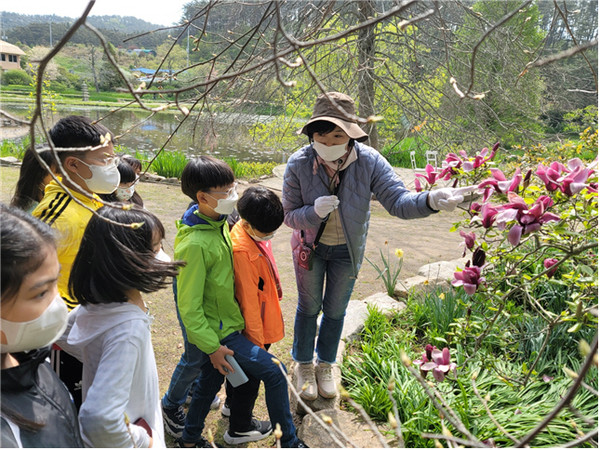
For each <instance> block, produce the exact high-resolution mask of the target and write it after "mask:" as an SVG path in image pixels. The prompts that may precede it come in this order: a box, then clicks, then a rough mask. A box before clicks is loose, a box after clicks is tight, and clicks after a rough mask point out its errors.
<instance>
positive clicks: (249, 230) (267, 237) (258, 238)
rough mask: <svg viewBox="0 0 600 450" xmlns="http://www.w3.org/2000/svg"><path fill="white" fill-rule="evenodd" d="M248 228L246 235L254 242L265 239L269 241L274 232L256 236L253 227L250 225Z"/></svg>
mask: <svg viewBox="0 0 600 450" xmlns="http://www.w3.org/2000/svg"><path fill="white" fill-rule="evenodd" d="M247 230H248V235H249V236H250V237H251V238H252V239H254V240H255V241H256V242H266V241H270V240H271V239H273V238H274V237H275V232H273V233H271V234H266V235H264V236H263V237H260V236H257V235H256V233H255V232H254V228H252V226H249V227H248V228H247Z"/></svg>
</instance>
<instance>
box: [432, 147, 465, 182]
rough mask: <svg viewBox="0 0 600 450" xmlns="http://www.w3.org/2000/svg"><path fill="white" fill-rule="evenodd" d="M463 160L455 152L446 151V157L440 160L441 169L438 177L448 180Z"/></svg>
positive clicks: (456, 171)
mask: <svg viewBox="0 0 600 450" xmlns="http://www.w3.org/2000/svg"><path fill="white" fill-rule="evenodd" d="M462 164H463V160H462V159H460V157H459V156H458V155H457V154H456V153H448V155H447V156H446V159H445V160H444V161H442V171H441V172H440V174H439V176H438V179H440V180H449V179H450V177H452V175H456V174H457V173H458V169H460V168H461V166H462Z"/></svg>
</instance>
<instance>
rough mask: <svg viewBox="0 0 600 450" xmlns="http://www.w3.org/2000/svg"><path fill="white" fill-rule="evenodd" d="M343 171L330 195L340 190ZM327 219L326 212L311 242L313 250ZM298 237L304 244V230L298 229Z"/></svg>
mask: <svg viewBox="0 0 600 450" xmlns="http://www.w3.org/2000/svg"><path fill="white" fill-rule="evenodd" d="M344 173H345V172H344V171H341V172H340V174H339V176H340V182H339V183H338V185H337V186H335V187H334V188H333V192H331V195H337V193H338V191H339V190H340V184H342V178H343V175H344ZM328 220H329V214H327V216H325V218H324V219H323V221H322V222H321V225H320V226H319V231H317V235H316V236H315V241H314V242H313V244H312V248H313V250H314V249H315V247H316V246H317V244H318V243H319V240H320V239H321V236H322V235H323V231H325V226H326V225H327V221H328ZM300 238H301V239H300V240H301V242H302V243H303V244H304V230H300Z"/></svg>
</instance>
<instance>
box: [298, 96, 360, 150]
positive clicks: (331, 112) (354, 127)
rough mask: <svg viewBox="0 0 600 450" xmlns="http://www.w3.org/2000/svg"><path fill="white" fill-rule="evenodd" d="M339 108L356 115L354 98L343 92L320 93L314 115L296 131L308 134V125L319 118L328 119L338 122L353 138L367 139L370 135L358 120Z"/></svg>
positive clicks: (357, 139)
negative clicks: (359, 124) (360, 125)
mask: <svg viewBox="0 0 600 450" xmlns="http://www.w3.org/2000/svg"><path fill="white" fill-rule="evenodd" d="M332 101H333V102H335V104H334V103H333V102H332ZM336 105H337V107H336ZM338 108H341V109H342V110H343V111H344V112H346V113H347V114H348V116H355V115H356V114H355V107H354V100H353V99H352V97H350V96H349V95H346V94H342V93H341V92H327V93H325V94H321V95H319V96H318V97H317V101H316V102H315V107H314V109H313V114H312V117H311V118H310V120H309V121H308V122H307V123H306V125H304V126H303V127H302V128H301V129H300V130H298V131H297V132H296V133H298V134H301V133H304V134H306V135H308V133H307V131H306V128H307V126H308V125H310V124H311V123H313V122H317V121H319V120H326V121H328V122H332V123H334V124H336V125H337V126H338V127H340V128H341V129H342V130H344V132H345V133H346V134H347V135H348V136H350V137H351V138H352V139H354V140H356V141H358V142H363V141H366V140H367V138H368V137H369V135H368V134H367V133H365V132H364V131H363V130H362V128H360V127H359V126H358V124H357V123H356V120H352V119H349V118H348V117H346V116H345V115H344V114H343V113H342V112H340V110H339V109H338Z"/></svg>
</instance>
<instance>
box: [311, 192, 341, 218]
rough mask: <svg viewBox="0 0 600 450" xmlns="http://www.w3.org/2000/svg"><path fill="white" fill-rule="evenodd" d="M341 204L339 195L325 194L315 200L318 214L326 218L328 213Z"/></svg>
mask: <svg viewBox="0 0 600 450" xmlns="http://www.w3.org/2000/svg"><path fill="white" fill-rule="evenodd" d="M339 204H340V200H339V199H338V198H337V195H324V196H323V197H318V198H317V199H316V200H315V212H316V213H317V216H319V217H320V218H321V219H324V218H325V217H326V216H327V214H329V213H330V212H331V211H333V210H334V209H335V208H337V207H338V205H339Z"/></svg>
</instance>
